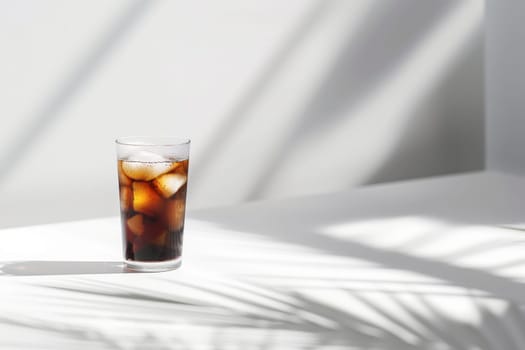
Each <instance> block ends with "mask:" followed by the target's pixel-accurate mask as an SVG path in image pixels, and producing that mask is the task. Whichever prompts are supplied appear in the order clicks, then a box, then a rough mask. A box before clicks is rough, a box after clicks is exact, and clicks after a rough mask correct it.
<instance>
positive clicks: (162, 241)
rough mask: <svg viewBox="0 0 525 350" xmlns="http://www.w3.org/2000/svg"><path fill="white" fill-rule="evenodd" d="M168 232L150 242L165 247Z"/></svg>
mask: <svg viewBox="0 0 525 350" xmlns="http://www.w3.org/2000/svg"><path fill="white" fill-rule="evenodd" d="M167 234H168V232H167V231H163V232H162V233H161V234H159V235H157V236H156V237H155V238H153V239H152V240H151V241H150V242H151V244H155V245H158V246H163V245H165V244H166V236H167Z"/></svg>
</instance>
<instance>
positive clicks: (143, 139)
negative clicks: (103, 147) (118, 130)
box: [115, 136, 191, 147]
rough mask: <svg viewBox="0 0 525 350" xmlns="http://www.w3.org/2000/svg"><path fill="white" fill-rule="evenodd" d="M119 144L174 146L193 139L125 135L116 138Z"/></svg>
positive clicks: (187, 142)
mask: <svg viewBox="0 0 525 350" xmlns="http://www.w3.org/2000/svg"><path fill="white" fill-rule="evenodd" d="M115 143H116V144H117V145H122V146H136V147H144V146H146V147H173V146H184V145H189V144H190V143H191V140H190V139H188V138H183V137H172V136H124V137H117V138H116V139H115Z"/></svg>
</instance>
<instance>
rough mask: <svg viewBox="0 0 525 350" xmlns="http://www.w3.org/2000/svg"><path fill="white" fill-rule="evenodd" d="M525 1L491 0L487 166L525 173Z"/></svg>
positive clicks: (487, 79)
mask: <svg viewBox="0 0 525 350" xmlns="http://www.w3.org/2000/svg"><path fill="white" fill-rule="evenodd" d="M524 18H525V2H523V1H521V0H506V1H498V0H488V1H487V35H486V37H487V39H486V40H487V46H486V61H487V70H486V91H487V107H486V108H487V166H488V168H490V169H498V170H502V171H507V172H512V173H518V174H525V26H524V21H523V19H524Z"/></svg>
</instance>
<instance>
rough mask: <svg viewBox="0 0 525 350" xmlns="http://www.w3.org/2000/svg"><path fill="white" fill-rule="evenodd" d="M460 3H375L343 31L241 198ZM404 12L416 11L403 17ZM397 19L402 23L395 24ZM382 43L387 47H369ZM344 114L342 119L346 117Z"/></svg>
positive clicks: (257, 190) (260, 186)
mask: <svg viewBox="0 0 525 350" xmlns="http://www.w3.org/2000/svg"><path fill="white" fill-rule="evenodd" d="M451 4H455V5H456V6H458V4H460V2H454V3H452V2H450V1H437V2H422V1H417V2H415V1H397V0H388V1H380V2H377V4H376V6H375V7H374V8H373V9H372V10H371V11H370V12H369V15H368V18H366V19H365V20H364V21H363V23H364V25H363V26H361V27H360V28H359V31H358V33H357V34H355V33H349V34H348V39H347V40H346V43H345V45H344V46H343V47H342V48H341V49H340V52H339V53H338V56H337V59H336V60H335V63H334V64H333V66H332V67H331V68H330V70H329V72H328V73H327V74H326V76H325V77H324V80H323V82H321V84H320V85H319V86H318V87H317V90H316V92H315V93H314V95H313V97H312V98H311V100H310V102H309V103H308V104H306V105H305V106H304V107H303V108H302V110H301V112H300V115H301V118H298V119H297V120H298V122H297V123H296V125H295V127H294V129H293V130H292V131H291V132H290V134H289V136H288V137H287V138H286V140H285V141H284V142H283V144H282V145H280V147H279V149H278V150H277V151H276V152H275V153H274V157H272V159H271V162H270V164H269V166H267V167H266V168H265V170H264V171H262V172H261V173H260V174H259V175H258V179H256V180H255V181H254V182H253V185H252V189H251V191H250V193H249V194H247V196H246V199H247V200H254V199H257V198H259V197H260V196H261V194H263V193H264V191H265V190H266V189H267V187H268V185H269V184H270V183H271V182H272V179H273V177H274V176H275V174H276V169H277V168H278V166H279V164H282V163H283V162H284V161H285V160H286V156H287V155H288V154H289V153H290V151H291V150H292V149H293V148H294V147H297V144H298V140H303V139H305V138H308V137H310V136H312V134H314V133H316V132H318V130H319V129H322V128H326V127H327V126H329V125H330V124H336V123H337V122H338V121H340V120H341V118H342V116H343V114H342V112H343V111H348V110H350V109H351V108H353V107H354V106H356V105H358V104H359V103H360V101H362V100H364V99H366V97H367V96H370V95H372V94H373V93H374V92H375V91H376V89H377V88H378V87H380V86H381V83H382V82H383V81H384V78H385V77H388V76H389V75H390V74H391V73H392V72H395V71H396V69H397V68H398V67H399V66H400V65H401V64H402V63H403V62H404V60H405V59H406V57H407V56H409V55H410V54H411V53H412V51H413V49H414V48H415V47H417V45H418V44H419V43H420V42H421V41H422V40H424V39H425V37H426V34H427V33H428V32H431V31H432V30H433V29H434V28H435V27H437V26H439V25H442V24H441V20H442V19H443V18H446V17H447V16H448V15H449V14H450V13H451V12H453V11H454V10H456V6H451ZM409 13H418V15H417V16H409V15H408V14H409ZM400 19H405V21H404V22H402V23H400ZM375 42H385V43H388V44H387V45H377V44H376V45H374V44H371V43H375ZM365 53H366V54H365ZM348 115H349V114H348V113H345V114H344V116H346V117H348Z"/></svg>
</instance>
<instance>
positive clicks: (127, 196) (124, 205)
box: [120, 186, 133, 211]
mask: <svg viewBox="0 0 525 350" xmlns="http://www.w3.org/2000/svg"><path fill="white" fill-rule="evenodd" d="M132 205H133V192H131V188H129V187H128V186H121V187H120V209H121V210H124V211H127V210H130V209H131V207H132Z"/></svg>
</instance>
